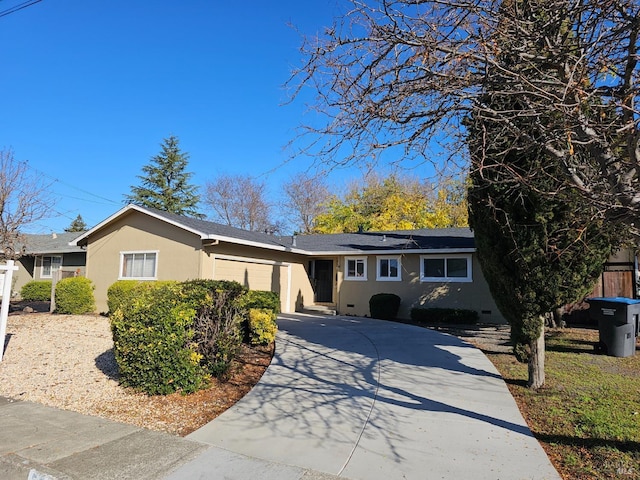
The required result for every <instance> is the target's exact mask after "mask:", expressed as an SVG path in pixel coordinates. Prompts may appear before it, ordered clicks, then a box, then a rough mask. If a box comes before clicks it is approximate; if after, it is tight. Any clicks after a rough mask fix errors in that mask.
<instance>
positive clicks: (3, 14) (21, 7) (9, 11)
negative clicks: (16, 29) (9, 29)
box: [0, 0, 42, 17]
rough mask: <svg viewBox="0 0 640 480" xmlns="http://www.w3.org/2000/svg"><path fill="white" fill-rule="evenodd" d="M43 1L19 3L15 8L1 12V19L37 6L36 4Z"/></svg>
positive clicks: (31, 0) (28, 0)
mask: <svg viewBox="0 0 640 480" xmlns="http://www.w3.org/2000/svg"><path fill="white" fill-rule="evenodd" d="M41 1H42V0H27V1H26V2H22V3H19V4H18V5H16V6H14V7H10V8H7V9H6V10H2V11H0V17H6V16H7V15H9V14H11V13H15V12H17V11H20V10H22V9H23V8H27V7H30V6H31V5H35V4H36V3H39V2H41Z"/></svg>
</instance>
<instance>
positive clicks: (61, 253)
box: [12, 232, 86, 296]
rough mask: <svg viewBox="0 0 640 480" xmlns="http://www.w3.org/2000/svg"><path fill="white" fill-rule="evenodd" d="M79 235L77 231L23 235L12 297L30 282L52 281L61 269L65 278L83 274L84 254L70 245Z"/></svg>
mask: <svg viewBox="0 0 640 480" xmlns="http://www.w3.org/2000/svg"><path fill="white" fill-rule="evenodd" d="M78 235H80V233H78V232H73V233H52V234H49V235H31V234H26V235H25V239H24V245H23V246H22V255H21V256H20V257H19V258H18V260H17V261H16V264H17V265H18V271H17V272H16V273H14V276H13V278H14V281H13V287H12V292H13V295H14V296H16V295H19V294H20V289H21V288H22V286H23V285H24V284H25V283H27V282H30V281H32V280H51V279H52V278H53V275H54V274H55V273H56V272H57V271H58V270H62V272H63V275H64V276H71V275H84V274H85V265H86V253H85V251H84V249H83V248H81V247H78V246H76V245H70V242H71V241H72V240H74V239H76V238H77V237H78Z"/></svg>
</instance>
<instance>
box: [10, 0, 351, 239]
mask: <svg viewBox="0 0 640 480" xmlns="http://www.w3.org/2000/svg"><path fill="white" fill-rule="evenodd" d="M23 1H24V0H0V14H1V12H2V11H4V10H6V9H8V8H11V7H13V6H15V5H18V4H21V3H23ZM339 4H340V2H339V1H338V0H277V1H273V2H264V1H257V0H248V1H244V2H221V1H211V0H206V1H205V0H183V1H176V0H172V1H166V0H154V1H150V0H137V1H135V2H133V1H124V0H110V1H98V0H42V1H41V2H39V3H36V4H34V5H32V6H29V7H28V8H25V9H23V10H20V11H18V12H16V13H12V14H10V15H6V16H0V45H1V47H0V66H1V68H2V74H1V75H0V92H1V94H0V148H5V149H6V148H11V149H13V151H14V154H15V158H16V159H17V160H20V161H27V162H28V165H29V166H30V168H31V169H32V171H34V172H36V174H37V175H38V176H40V177H41V178H42V179H43V180H44V181H46V182H47V183H50V187H49V190H50V192H51V194H52V197H53V198H54V200H55V201H56V202H55V211H56V213H55V216H54V217H52V218H49V219H47V220H44V221H40V222H38V224H36V225H32V226H31V227H30V228H29V231H30V232H35V233H49V232H52V231H61V230H63V229H64V228H66V227H67V226H69V224H70V223H71V221H72V220H73V219H74V218H75V217H76V216H77V215H78V214H80V215H82V217H83V218H84V220H85V221H86V222H87V224H89V226H92V225H95V224H97V223H99V222H100V221H102V220H104V219H105V218H107V217H108V216H109V215H111V214H112V213H114V212H115V211H117V210H118V209H119V208H121V207H122V206H123V204H122V201H123V195H125V194H127V193H129V192H130V186H131V185H135V184H138V183H139V181H138V179H137V178H136V176H137V175H139V174H140V173H141V168H142V166H143V165H145V164H147V163H149V160H150V158H151V157H152V156H153V155H155V154H157V153H158V152H159V151H160V144H161V142H162V140H163V139H164V138H166V137H168V136H169V135H172V134H173V135H176V136H177V137H179V138H180V145H181V147H182V149H183V150H184V151H186V152H188V153H189V154H190V162H189V170H190V171H192V172H193V173H194V177H193V183H194V184H197V185H200V186H202V185H204V183H205V182H206V181H208V180H213V179H214V178H215V177H216V176H217V175H219V174H243V175H244V174H246V175H252V176H260V177H259V180H261V181H265V182H266V183H267V184H268V185H269V187H270V189H271V193H272V195H273V196H274V197H275V196H276V195H277V192H278V187H279V186H280V185H281V184H282V182H283V181H285V180H287V179H288V178H289V177H290V176H291V175H292V174H293V173H295V172H298V171H303V170H305V169H306V168H307V167H308V166H309V164H310V160H309V159H295V160H294V161H291V162H289V163H286V165H284V166H282V165H283V164H284V163H285V162H286V161H287V160H288V159H289V154H290V152H288V151H286V150H285V148H284V147H285V146H286V144H287V143H288V142H289V141H290V140H291V139H292V138H294V137H295V129H296V128H297V127H298V126H299V125H300V124H302V123H303V121H304V116H303V114H304V112H305V110H306V106H305V104H304V102H303V101H297V102H295V103H293V104H292V105H283V103H284V102H285V101H286V99H287V94H286V92H285V91H284V89H283V87H282V86H283V84H284V83H285V82H286V80H287V79H288V78H289V76H290V73H291V70H292V68H293V67H294V66H296V65H299V64H300V61H301V60H300V55H299V47H300V44H301V38H300V33H304V34H307V35H313V34H315V33H316V32H320V31H322V28H323V27H324V26H325V25H330V24H331V21H332V19H333V17H334V16H335V15H337V14H339V13H340V7H339ZM289 24H293V25H295V26H296V27H297V29H298V30H299V31H300V33H298V32H296V31H295V30H294V29H292V28H291V27H290V25H289ZM332 175H333V178H332V179H331V183H332V184H334V185H336V186H343V185H344V184H346V183H347V181H349V180H351V179H353V178H355V177H356V176H357V173H356V172H353V171H351V172H334V173H333V174H332ZM203 211H204V213H207V212H206V210H204V209H203Z"/></svg>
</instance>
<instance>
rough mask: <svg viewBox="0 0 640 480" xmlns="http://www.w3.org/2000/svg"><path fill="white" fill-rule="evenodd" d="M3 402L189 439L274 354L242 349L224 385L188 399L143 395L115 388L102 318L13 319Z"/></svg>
mask: <svg viewBox="0 0 640 480" xmlns="http://www.w3.org/2000/svg"><path fill="white" fill-rule="evenodd" d="M5 343H6V348H5V355H4V357H3V360H2V362H0V396H5V397H9V398H14V399H18V400H27V401H31V402H38V403H42V404H44V405H49V406H52V407H58V408H61V409H65V410H72V411H75V412H79V413H83V414H87V415H95V416H100V417H105V418H109V419H112V420H117V421H121V422H125V423H130V424H133V425H137V426H140V427H145V428H148V429H151V430H157V431H165V432H169V433H173V434H176V435H186V434H188V433H190V432H192V431H193V430H195V429H197V428H199V427H200V426H201V425H204V424H205V423H207V422H209V421H211V420H212V419H213V418H215V417H216V416H218V415H219V414H220V413H222V412H223V411H225V410H226V409H227V408H229V407H230V406H231V405H233V404H234V403H235V402H237V401H238V400H239V399H240V398H242V396H243V395H245V394H246V392H248V391H249V390H250V389H251V387H252V386H253V385H255V383H256V382H257V381H258V380H259V379H260V377H261V376H262V374H263V373H264V370H265V369H266V368H267V367H268V365H269V363H270V361H271V355H272V347H268V348H267V347H264V348H250V347H246V346H245V347H244V348H243V351H242V354H241V356H240V358H239V361H238V362H237V364H236V366H235V370H236V373H235V375H234V376H233V377H232V378H231V380H230V381H229V382H226V383H221V382H218V381H216V380H213V383H212V386H211V387H210V388H208V389H206V390H202V391H200V392H197V393H195V394H192V395H181V394H180V393H176V394H172V395H166V396H161V395H158V396H148V395H146V394H142V393H137V392H134V391H132V390H130V389H125V388H123V387H121V386H120V385H119V382H118V368H117V365H116V362H115V358H114V356H113V341H112V337H111V331H110V326H109V319H108V318H106V317H102V316H99V315H51V314H48V313H30V314H18V315H10V316H9V318H8V322H7V340H6V341H5Z"/></svg>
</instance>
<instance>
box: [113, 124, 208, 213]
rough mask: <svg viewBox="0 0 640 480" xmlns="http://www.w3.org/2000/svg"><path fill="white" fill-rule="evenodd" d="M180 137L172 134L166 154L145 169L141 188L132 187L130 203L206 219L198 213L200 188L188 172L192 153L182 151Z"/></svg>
mask: <svg viewBox="0 0 640 480" xmlns="http://www.w3.org/2000/svg"><path fill="white" fill-rule="evenodd" d="M178 143H179V141H178V138H177V137H175V136H173V135H171V136H170V137H169V138H165V139H164V142H163V143H162V144H161V146H162V151H161V152H160V153H159V154H158V155H156V156H154V157H152V158H151V163H149V164H148V165H145V166H144V167H142V172H143V175H138V178H139V179H140V180H141V182H142V183H141V185H139V186H132V187H131V195H125V200H126V202H127V203H133V204H135V205H140V206H142V207H148V208H155V209H158V210H163V211H165V212H170V213H176V214H178V215H186V216H189V217H195V218H203V217H204V216H203V215H202V214H200V213H199V212H198V203H199V202H200V196H199V195H198V187H197V186H195V185H191V184H190V183H189V180H190V179H191V176H192V175H193V174H192V173H189V172H186V171H185V170H186V168H187V163H188V160H189V154H188V153H186V152H183V151H181V150H180V147H179V145H178Z"/></svg>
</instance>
